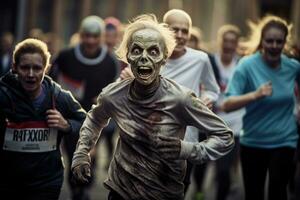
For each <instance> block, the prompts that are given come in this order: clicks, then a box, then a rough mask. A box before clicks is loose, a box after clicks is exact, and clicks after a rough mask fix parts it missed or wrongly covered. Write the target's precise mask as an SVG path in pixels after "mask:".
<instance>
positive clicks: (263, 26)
mask: <svg viewBox="0 0 300 200" xmlns="http://www.w3.org/2000/svg"><path fill="white" fill-rule="evenodd" d="M247 23H248V26H249V27H250V35H249V36H248V39H247V40H246V41H245V42H243V43H242V45H243V46H244V47H245V54H252V53H254V52H256V51H260V50H262V36H263V34H264V33H265V31H267V30H268V29H269V28H273V27H275V28H278V29H280V30H282V31H284V32H285V46H284V49H283V51H284V53H288V54H289V53H290V52H291V45H292V38H291V29H292V24H288V23H287V22H286V21H285V20H284V19H282V18H280V17H277V16H274V15H267V16H265V17H264V18H262V19H261V20H260V21H259V22H258V23H254V22H252V21H248V22H247Z"/></svg>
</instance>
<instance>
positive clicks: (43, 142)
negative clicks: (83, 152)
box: [3, 121, 57, 152]
mask: <svg viewBox="0 0 300 200" xmlns="http://www.w3.org/2000/svg"><path fill="white" fill-rule="evenodd" d="M56 143H57V129H54V128H49V127H48V125H47V123H46V122H44V121H30V122H20V123H12V122H7V126H6V131H5V137H4V144H3V150H6V151H16V152H48V151H54V150H56V148H57V146H56Z"/></svg>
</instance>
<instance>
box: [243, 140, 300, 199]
mask: <svg viewBox="0 0 300 200" xmlns="http://www.w3.org/2000/svg"><path fill="white" fill-rule="evenodd" d="M240 149H241V163H242V172H243V179H244V187H245V199H246V200H253V199H255V200H263V199H264V186H265V180H266V175H267V172H268V174H269V188H268V198H269V199H270V200H273V199H280V200H286V199H287V185H288V181H289V180H290V176H291V174H292V171H293V157H294V153H295V149H293V148H289V147H282V148H275V149H261V148H252V147H246V146H243V145H241V148H240Z"/></svg>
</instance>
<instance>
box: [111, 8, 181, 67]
mask: <svg viewBox="0 0 300 200" xmlns="http://www.w3.org/2000/svg"><path fill="white" fill-rule="evenodd" d="M143 29H152V30H154V31H157V32H158V33H160V34H161V36H162V38H163V43H164V45H165V50H164V55H165V58H168V57H169V56H170V55H171V54H172V52H173V50H174V47H175V46H176V41H175V37H174V33H173V32H172V31H171V30H170V29H169V28H168V26H167V25H166V24H164V23H158V21H157V19H156V16H155V15H154V14H146V15H140V16H138V17H136V18H135V19H133V21H132V22H130V23H129V25H128V26H127V28H126V30H125V33H124V36H123V40H122V42H121V44H120V46H119V47H118V49H117V50H116V55H117V57H118V58H119V59H120V60H122V61H124V62H126V63H128V61H127V53H128V48H129V43H130V42H131V40H132V35H133V34H134V33H135V32H137V31H139V30H143Z"/></svg>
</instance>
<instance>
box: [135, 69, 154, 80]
mask: <svg viewBox="0 0 300 200" xmlns="http://www.w3.org/2000/svg"><path fill="white" fill-rule="evenodd" d="M137 72H138V74H139V76H140V77H141V78H148V77H150V76H151V74H152V72H153V69H152V68H151V67H139V68H138V70H137Z"/></svg>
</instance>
